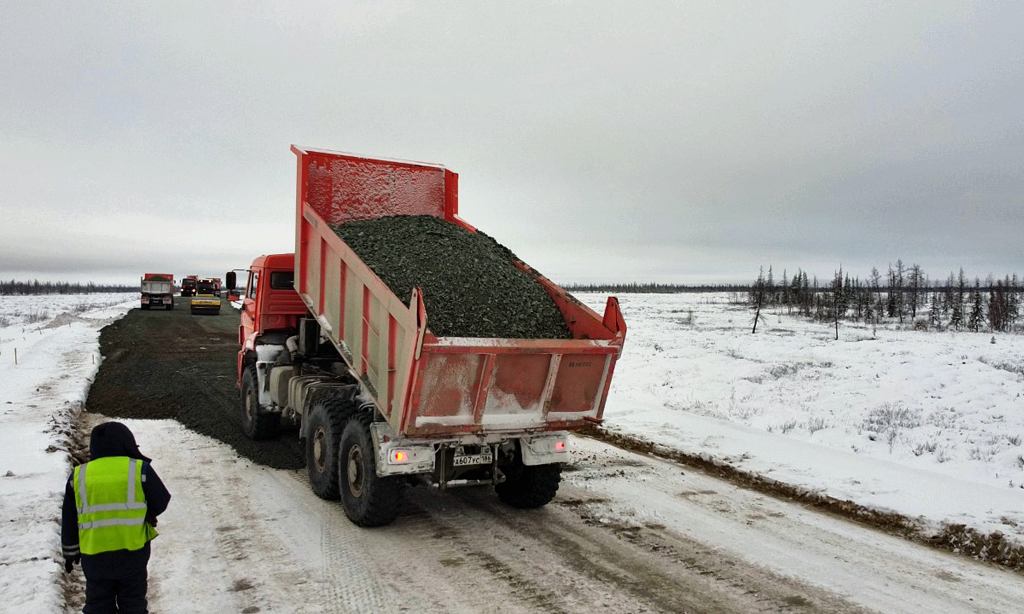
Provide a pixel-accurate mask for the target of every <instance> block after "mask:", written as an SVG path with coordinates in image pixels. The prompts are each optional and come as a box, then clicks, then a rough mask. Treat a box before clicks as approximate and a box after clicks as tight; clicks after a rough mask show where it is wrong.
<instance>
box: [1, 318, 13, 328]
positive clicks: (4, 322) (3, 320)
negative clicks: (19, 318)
mask: <svg viewBox="0 0 1024 614" xmlns="http://www.w3.org/2000/svg"><path fill="white" fill-rule="evenodd" d="M10 325H11V319H10V318H8V317H7V316H0V328H6V327H8V326H10Z"/></svg>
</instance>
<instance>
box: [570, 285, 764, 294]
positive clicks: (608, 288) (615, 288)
mask: <svg viewBox="0 0 1024 614" xmlns="http://www.w3.org/2000/svg"><path fill="white" fill-rule="evenodd" d="M563 288H565V289H566V290H568V291H569V292H617V293H622V294H626V293H630V292H636V293H639V294H679V293H681V292H747V291H748V290H750V284H695V285H686V284H653V283H651V284H641V283H627V284H567V285H565V286H563Z"/></svg>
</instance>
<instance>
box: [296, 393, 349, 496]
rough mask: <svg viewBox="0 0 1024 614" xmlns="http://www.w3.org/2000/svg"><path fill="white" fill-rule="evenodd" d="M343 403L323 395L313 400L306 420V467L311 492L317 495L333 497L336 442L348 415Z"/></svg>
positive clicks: (336, 489)
mask: <svg viewBox="0 0 1024 614" xmlns="http://www.w3.org/2000/svg"><path fill="white" fill-rule="evenodd" d="M346 409H347V403H345V402H344V401H342V400H340V399H325V400H320V401H317V402H315V403H313V406H312V407H311V408H310V410H309V414H308V415H306V416H305V417H304V418H303V420H305V421H307V427H308V431H307V432H308V435H307V436H306V471H307V472H308V473H309V484H310V486H312V487H313V492H315V493H316V495H317V496H318V497H320V498H321V499H337V498H338V496H339V490H338V446H339V444H340V442H341V433H342V431H343V430H344V429H345V419H346V418H347V417H348V412H347V411H345V410H346Z"/></svg>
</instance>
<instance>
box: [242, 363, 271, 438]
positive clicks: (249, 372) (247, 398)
mask: <svg viewBox="0 0 1024 614" xmlns="http://www.w3.org/2000/svg"><path fill="white" fill-rule="evenodd" d="M258 386H259V379H258V378H257V376H256V367H247V368H246V369H245V372H244V373H242V390H241V394H240V396H239V399H240V400H241V404H242V430H243V431H245V434H246V435H247V436H248V437H249V439H257V440H259V439H269V438H271V437H274V436H275V435H277V432H278V429H279V427H280V425H281V415H280V414H275V413H270V412H263V411H260V398H259V390H258V389H257V387H258Z"/></svg>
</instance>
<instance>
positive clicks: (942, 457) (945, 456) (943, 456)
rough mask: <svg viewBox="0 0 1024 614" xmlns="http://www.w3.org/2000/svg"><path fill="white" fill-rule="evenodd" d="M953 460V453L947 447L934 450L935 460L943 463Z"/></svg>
mask: <svg viewBox="0 0 1024 614" xmlns="http://www.w3.org/2000/svg"><path fill="white" fill-rule="evenodd" d="M951 460H953V454H952V452H950V451H949V450H948V449H947V448H939V449H937V450H936V451H935V462H937V463H945V462H948V461H951Z"/></svg>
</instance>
